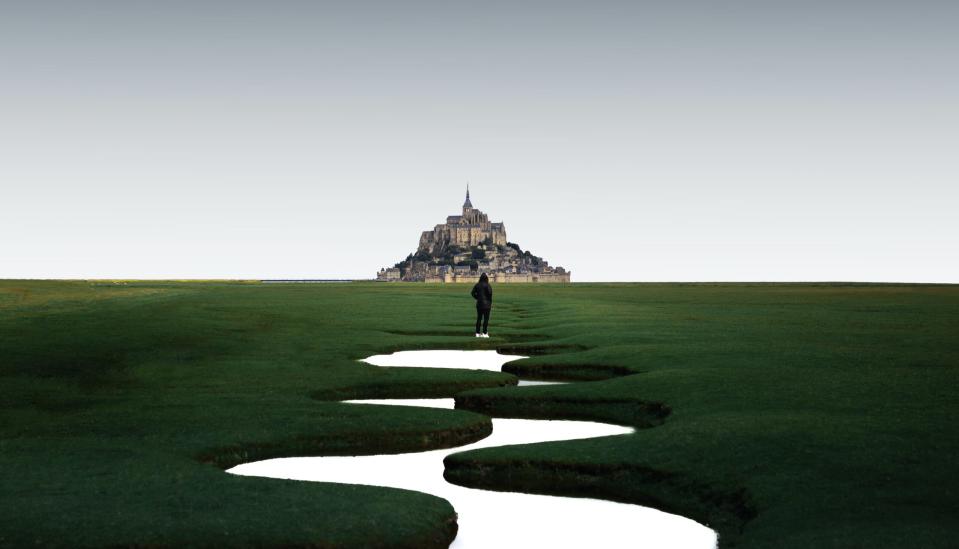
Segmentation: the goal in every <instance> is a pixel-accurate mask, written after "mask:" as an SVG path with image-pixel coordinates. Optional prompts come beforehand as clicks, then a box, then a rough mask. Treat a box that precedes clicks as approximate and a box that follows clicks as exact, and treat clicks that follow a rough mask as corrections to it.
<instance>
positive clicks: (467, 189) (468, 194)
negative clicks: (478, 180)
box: [463, 183, 473, 208]
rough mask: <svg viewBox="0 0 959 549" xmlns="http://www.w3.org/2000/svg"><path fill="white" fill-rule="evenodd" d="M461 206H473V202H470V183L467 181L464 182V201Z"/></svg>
mask: <svg viewBox="0 0 959 549" xmlns="http://www.w3.org/2000/svg"><path fill="white" fill-rule="evenodd" d="M463 207H464V208H472V207H473V203H472V202H470V184H469V183H467V184H466V202H463Z"/></svg>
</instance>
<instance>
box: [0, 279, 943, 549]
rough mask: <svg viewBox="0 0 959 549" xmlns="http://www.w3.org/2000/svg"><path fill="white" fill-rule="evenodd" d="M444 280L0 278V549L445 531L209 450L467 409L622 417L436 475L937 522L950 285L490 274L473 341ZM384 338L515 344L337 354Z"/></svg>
mask: <svg viewBox="0 0 959 549" xmlns="http://www.w3.org/2000/svg"><path fill="white" fill-rule="evenodd" d="M468 292H469V288H468V287H466V286H460V285H424V284H406V283H389V284H385V283H384V284H377V283H363V282H357V283H339V284H260V283H255V282H249V283H246V282H234V283H226V282H137V281H59V282H54V281H50V282H42V281H0V483H2V489H0V546H10V547H15V546H25V545H39V546H64V547H67V546H69V547H102V546H156V547H163V546H171V547H172V546H304V547H307V546H308V547H330V548H333V547H336V548H339V547H397V548H430V547H446V546H447V545H448V544H449V543H450V542H451V540H452V539H453V536H454V535H455V532H456V523H455V518H456V516H455V510H454V509H453V508H452V507H451V506H450V505H449V503H448V502H446V501H444V500H442V499H440V498H437V497H434V496H430V495H427V494H420V493H417V492H410V491H403V490H395V489H386V488H377V487H368V486H357V485H340V484H326V483H307V482H297V481H284V480H271V479H260V478H251V477H239V476H233V475H229V474H226V473H224V471H223V470H224V469H227V468H229V467H231V466H233V465H236V464H239V463H243V462H247V461H254V460H259V459H266V458H272V457H285V456H304V455H359V454H372V453H390V452H406V451H417V450H425V449H432V448H440V447H451V446H458V445H460V444H464V443H467V442H470V441H473V440H477V439H479V438H482V437H483V436H485V435H486V434H488V433H489V432H490V428H491V423H490V420H489V417H490V416H493V417H530V418H544V419H592V420H599V421H606V422H610V423H619V424H627V425H634V426H637V427H639V429H637V431H636V433H635V434H632V435H624V436H616V437H603V438H597V439H587V440H578V441H567V442H557V443H545V444H530V445H521V446H509V447H498V448H487V449H482V450H476V451H471V452H463V453H458V454H454V455H451V456H449V457H448V458H447V460H446V468H447V470H446V477H447V479H448V480H450V481H451V482H455V483H458V484H463V485H466V486H474V487H482V488H487V489H495V490H516V491H528V492H536V493H547V494H556V495H570V496H589V497H602V498H606V499H612V500H616V501H623V502H627V503H641V504H646V505H652V506H655V507H658V508H661V509H664V510H667V511H671V512H677V513H680V514H683V515H684V516H688V517H690V518H693V519H695V520H698V521H700V522H703V523H704V524H706V525H708V526H710V527H711V528H714V529H715V530H717V531H718V532H719V535H720V538H719V539H720V545H721V546H722V547H786V548H790V547H796V548H799V547H802V548H806V547H876V546H883V547H887V548H888V547H953V546H955V544H956V540H957V539H959V514H957V512H956V510H957V509H959V429H957V428H956V425H955V418H956V415H957V411H959V396H957V393H956V389H957V387H959V384H957V382H959V337H957V334H959V286H949V285H941V286H937V285H871V284H572V285H547V284H543V285H497V286H495V303H494V309H493V315H492V320H491V330H490V331H491V334H492V337H491V338H490V339H475V338H473V337H472V323H473V320H474V318H473V317H474V311H473V308H472V299H471V298H470V296H469V293H468ZM405 349H498V350H500V351H501V352H517V353H520V354H527V355H529V356H530V358H528V359H523V360H519V361H515V362H511V363H509V364H507V367H506V370H507V371H508V372H510V373H502V374H497V373H494V372H481V371H458V370H436V369H417V368H395V369H391V368H377V367H373V366H369V365H366V364H363V363H360V362H358V359H360V358H363V357H366V356H369V355H372V354H377V353H386V352H392V351H396V350H405ZM512 374H516V375H519V376H520V377H523V378H530V379H546V380H550V379H553V380H567V381H574V383H571V384H569V385H563V386H531V387H522V388H517V387H506V386H507V385H514V384H515V383H516V380H517V378H516V376H515V375H512ZM454 395H455V396H456V401H457V408H458V409H457V410H432V409H422V408H410V407H377V406H356V405H350V404H342V403H338V402H336V400H337V399H346V398H404V397H407V398H414V397H415V398H424V397H444V396H447V397H448V396H454ZM517 520H522V515H521V513H520V514H518V516H517ZM584 521H587V523H588V517H584ZM492 526H494V525H491V527H492ZM637 535H638V536H639V535H641V533H637ZM627 541H628V540H624V543H626V542H627Z"/></svg>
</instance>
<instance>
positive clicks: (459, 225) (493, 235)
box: [417, 188, 506, 253]
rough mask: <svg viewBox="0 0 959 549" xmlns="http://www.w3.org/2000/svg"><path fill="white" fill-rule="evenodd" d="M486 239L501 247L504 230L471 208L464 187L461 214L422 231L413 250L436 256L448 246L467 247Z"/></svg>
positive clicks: (467, 190)
mask: <svg viewBox="0 0 959 549" xmlns="http://www.w3.org/2000/svg"><path fill="white" fill-rule="evenodd" d="M487 240H489V241H490V242H492V243H493V244H494V245H497V244H498V245H500V246H505V245H506V227H504V226H503V224H502V223H490V221H489V216H487V215H486V214H485V213H483V212H481V211H479V210H477V209H476V208H474V207H473V203H472V202H470V190H469V188H467V189H466V202H464V203H463V214H462V215H450V216H447V218H446V223H440V224H439V225H436V226H435V227H433V230H432V231H423V234H421V235H420V244H419V246H418V247H417V251H425V252H428V253H436V252H437V251H441V250H442V249H444V248H446V247H448V246H450V245H455V246H462V247H465V248H469V247H472V246H478V245H480V244H482V243H483V242H485V241H487Z"/></svg>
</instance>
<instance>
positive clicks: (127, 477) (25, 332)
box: [0, 281, 515, 548]
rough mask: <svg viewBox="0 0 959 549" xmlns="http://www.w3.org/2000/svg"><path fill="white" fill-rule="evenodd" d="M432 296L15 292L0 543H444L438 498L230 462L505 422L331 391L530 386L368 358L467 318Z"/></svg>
mask: <svg viewBox="0 0 959 549" xmlns="http://www.w3.org/2000/svg"><path fill="white" fill-rule="evenodd" d="M423 297H424V296H422V295H421V292H419V291H412V290H407V291H402V290H401V291H398V289H397V288H395V287H394V288H387V287H380V286H372V285H348V286H344V285H335V286H334V285H326V286H267V285H251V284H215V283H207V284H162V283H154V284H149V283H130V284H127V285H117V284H111V283H86V282H16V281H7V282H0V376H2V379H0V386H2V391H0V417H2V421H0V485H2V491H0V546H26V545H41V546H51V545H54V546H65V547H66V546H69V547H82V546H119V545H123V546H126V545H137V546H170V547H173V546H184V545H186V546H199V545H206V546H210V545H216V546H224V545H247V546H250V545H260V546H263V545H266V546H316V547H416V548H418V547H446V546H447V545H448V544H449V542H450V541H451V540H452V538H453V536H454V535H455V513H454V510H453V509H452V507H451V506H450V505H449V503H447V502H446V501H444V500H442V499H440V498H436V497H433V496H429V495H424V494H419V493H415V492H406V491H401V490H390V489H381V488H372V487H361V486H347V485H333V484H317V483H304V482H293V481H277V480H267V479H258V478H248V477H238V476H232V475H227V474H225V473H224V472H223V471H222V470H221V469H223V468H227V467H230V466H232V465H235V464H237V463H241V462H244V461H251V460H258V459H264V458H269V457H279V456H295V455H318V454H362V453H382V452H404V451H416V450H423V449H428V448H438V447H448V446H456V445H460V444H463V443H466V442H470V441H472V440H476V439H479V438H482V437H483V436H485V435H486V434H487V433H488V432H489V429H490V421H489V419H488V418H487V417H485V416H481V415H477V414H473V413H470V412H459V411H446V410H423V409H415V408H405V407H404V408H402V409H397V408H391V409H388V410H387V409H386V407H383V408H382V409H377V408H374V407H371V406H350V405H345V404H339V403H336V402H324V401H322V400H318V399H317V398H314V397H317V396H322V395H324V394H326V395H333V396H340V397H350V396H352V395H357V394H361V393H364V392H368V391H370V390H376V391H378V392H379V393H380V394H383V395H387V396H398V397H401V396H450V395H452V394H453V393H454V392H456V391H459V390H463V389H465V388H470V387H478V386H496V385H499V384H503V383H513V382H515V378H513V377H512V376H510V375H506V374H495V373H491V372H458V371H455V370H444V371H439V372H438V371H429V372H426V371H421V370H417V369H409V368H397V369H384V368H376V367H373V366H368V365H365V364H362V363H358V362H356V359H358V358H362V357H364V356H368V355H370V354H374V353H377V352H384V351H390V350H393V349H398V348H400V347H403V348H406V347H408V346H410V344H411V343H412V344H413V345H416V344H419V345H421V346H426V347H429V346H432V345H435V341H436V340H435V339H434V340H432V341H431V340H430V338H425V337H424V338H420V341H418V342H411V341H410V339H411V338H410V337H409V336H406V335H396V334H391V333H390V331H391V330H394V329H399V328H408V329H409V328H418V329H422V330H424V331H426V330H428V329H429V328H430V327H431V326H433V325H434V323H436V322H440V323H444V322H445V323H454V322H456V321H457V320H461V315H458V314H456V312H455V311H454V310H453V308H448V309H449V310H442V309H443V308H441V307H437V303H436V302H435V301H433V300H431V299H428V298H427V299H424V298H423ZM450 297H452V296H450ZM449 301H452V300H449ZM448 339H449V338H445V339H444V340H448Z"/></svg>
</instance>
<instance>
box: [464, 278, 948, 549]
mask: <svg viewBox="0 0 959 549" xmlns="http://www.w3.org/2000/svg"><path fill="white" fill-rule="evenodd" d="M519 294H520V295H521V297H520V295H517V297H516V299H514V300H513V301H512V302H513V303H514V304H515V305H516V306H517V307H519V308H520V309H521V310H522V312H523V314H524V319H523V321H522V322H521V323H519V324H517V325H527V326H530V327H535V328H534V329H535V330H536V331H537V332H539V333H544V334H547V333H548V334H550V335H551V336H552V337H551V338H549V339H543V340H542V341H540V342H538V343H537V342H535V341H527V342H525V343H524V345H525V347H526V348H527V352H528V351H529V350H533V351H535V352H536V355H535V356H533V357H531V358H530V359H527V360H521V361H517V362H512V363H510V364H509V370H510V371H514V372H519V373H523V374H529V375H535V376H538V377H545V378H549V377H551V376H550V375H549V374H550V372H551V371H555V372H556V373H557V376H556V377H557V378H559V379H563V378H569V377H571V376H570V372H577V373H576V374H575V376H574V377H579V378H590V377H595V378H603V377H607V378H608V377H610V376H623V374H624V373H625V371H626V370H628V371H632V372H636V374H635V375H629V376H625V377H612V378H610V379H608V380H606V381H594V382H588V383H575V384H571V385H565V386H542V387H531V388H528V389H525V390H522V391H504V390H500V389H482V390H474V391H469V392H466V393H462V394H460V395H458V396H457V407H458V408H465V409H472V410H476V411H480V412H482V413H484V414H490V415H493V416H506V417H533V418H551V419H555V418H568V419H595V420H600V421H608V422H612V423H622V424H630V425H636V426H637V427H648V426H655V427H654V428H650V429H641V430H639V431H637V433H636V434H634V435H630V436H621V437H607V438H601V439H589V440H578V441H570V442H560V443H547V444H538V445H526V446H512V447H500V448H487V449H482V450H476V451H472V452H465V453H460V454H454V455H451V456H449V457H448V458H447V460H446V464H447V472H446V477H447V479H449V480H451V481H453V482H457V483H460V484H464V485H467V486H476V487H485V488H490V489H510V490H523V491H531V492H541V493H551V494H567V495H590V496H598V497H605V498H608V499H614V500H619V501H627V502H634V503H645V504H650V505H653V506H656V507H660V508H662V509H665V510H669V511H674V512H678V513H681V514H683V515H686V516H689V517H692V518H695V519H698V520H700V521H703V522H705V523H707V524H709V525H710V526H711V527H712V528H714V529H716V530H717V531H719V533H720V536H721V538H720V544H721V545H722V546H727V547H728V546H733V545H735V546H737V547H780V548H782V547H796V548H805V547H880V546H881V547H951V546H954V545H955V540H956V539H957V538H959V520H957V519H956V515H955V509H957V508H959V480H957V479H959V476H957V474H959V430H957V429H955V426H954V417H955V414H956V412H957V411H959V397H957V395H956V391H955V387H956V386H957V381H959V338H957V337H956V334H959V287H955V286H909V285H899V286H890V285H887V286H880V285H842V284H836V285H576V286H575V287H573V288H563V289H547V288H529V289H527V290H525V291H522V292H519ZM557 344H558V345H557ZM591 370H592V374H591V373H590V372H591Z"/></svg>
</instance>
